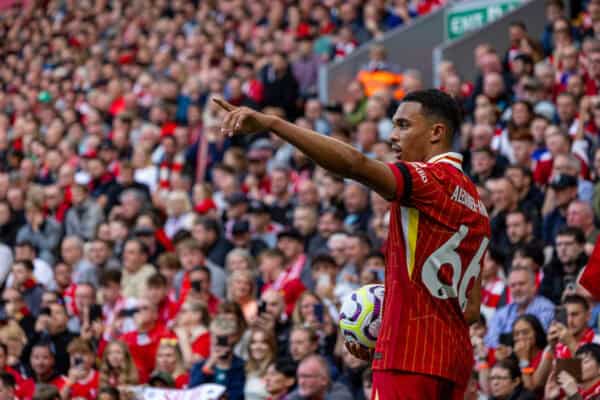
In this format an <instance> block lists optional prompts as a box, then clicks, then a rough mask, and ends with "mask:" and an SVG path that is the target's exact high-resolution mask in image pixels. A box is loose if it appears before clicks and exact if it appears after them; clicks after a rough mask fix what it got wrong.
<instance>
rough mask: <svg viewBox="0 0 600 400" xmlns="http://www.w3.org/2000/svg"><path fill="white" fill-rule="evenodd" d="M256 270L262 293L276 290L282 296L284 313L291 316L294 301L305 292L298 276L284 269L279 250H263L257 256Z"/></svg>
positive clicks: (282, 256) (283, 260) (281, 253)
mask: <svg viewBox="0 0 600 400" xmlns="http://www.w3.org/2000/svg"><path fill="white" fill-rule="evenodd" d="M258 270H259V271H260V274H261V278H262V280H263V282H264V285H263V287H262V292H263V293H264V292H266V291H268V290H277V291H279V292H281V293H282V294H283V298H284V301H285V313H286V315H288V316H291V315H292V312H293V311H294V307H295V305H296V301H297V300H298V298H299V297H300V295H301V294H302V293H303V292H304V291H305V290H306V288H305V287H304V284H303V283H302V281H300V279H298V276H299V275H297V274H296V275H294V274H292V273H291V272H290V270H286V268H285V254H283V252H282V251H281V250H279V249H269V250H265V251H263V252H262V253H260V255H259V256H258Z"/></svg>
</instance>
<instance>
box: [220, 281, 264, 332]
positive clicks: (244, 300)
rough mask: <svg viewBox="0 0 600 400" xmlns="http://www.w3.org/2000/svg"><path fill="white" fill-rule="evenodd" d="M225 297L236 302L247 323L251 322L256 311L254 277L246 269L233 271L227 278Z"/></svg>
mask: <svg viewBox="0 0 600 400" xmlns="http://www.w3.org/2000/svg"><path fill="white" fill-rule="evenodd" d="M227 288H228V290H227V298H228V299H229V300H230V301H233V302H235V303H237V304H238V305H239V306H240V308H241V309H242V312H243V313H244V318H245V319H246V322H247V323H248V324H250V323H252V322H253V321H254V319H255V318H256V313H257V312H258V302H257V301H256V278H255V277H254V274H253V273H252V272H250V271H248V270H246V271H235V272H233V273H232V274H231V275H230V276H229V279H228V280H227Z"/></svg>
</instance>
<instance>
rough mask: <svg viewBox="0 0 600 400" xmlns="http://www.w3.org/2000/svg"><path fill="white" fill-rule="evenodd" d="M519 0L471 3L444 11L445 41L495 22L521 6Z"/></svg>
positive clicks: (460, 4)
mask: <svg viewBox="0 0 600 400" xmlns="http://www.w3.org/2000/svg"><path fill="white" fill-rule="evenodd" d="M521 2H522V1H521V0H500V1H471V2H466V3H459V4H457V5H456V6H453V7H450V8H448V10H447V11H446V39H447V40H454V39H458V38H459V37H461V36H462V35H464V34H465V33H467V32H470V31H473V30H476V29H479V28H481V27H483V26H485V25H487V24H489V23H490V22H493V21H495V20H497V19H498V18H500V17H502V16H503V15H504V14H506V13H508V12H509V11H511V10H512V9H514V8H516V7H518V6H519V5H520V4H521Z"/></svg>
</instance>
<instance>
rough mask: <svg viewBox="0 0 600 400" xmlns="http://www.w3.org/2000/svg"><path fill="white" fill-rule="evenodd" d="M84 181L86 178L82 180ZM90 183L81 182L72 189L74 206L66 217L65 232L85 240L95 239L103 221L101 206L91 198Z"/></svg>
mask: <svg viewBox="0 0 600 400" xmlns="http://www.w3.org/2000/svg"><path fill="white" fill-rule="evenodd" d="M80 179H84V178H80ZM87 185H88V182H86V181H85V180H80V181H79V182H78V183H77V184H76V185H74V186H72V187H71V201H72V202H73V205H72V206H71V208H70V209H69V211H67V214H66V216H65V232H66V233H67V235H74V236H78V237H80V238H82V239H84V240H90V239H93V237H94V233H95V232H96V227H97V226H98V224H100V222H101V221H102V219H103V217H104V216H103V212H102V208H101V207H100V205H98V204H97V203H95V202H94V200H93V199H92V198H91V197H90V196H89V192H88V186H87Z"/></svg>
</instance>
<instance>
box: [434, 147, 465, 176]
mask: <svg viewBox="0 0 600 400" xmlns="http://www.w3.org/2000/svg"><path fill="white" fill-rule="evenodd" d="M427 162H428V163H436V162H444V163H447V164H450V165H452V166H453V167H454V168H456V169H458V170H459V171H461V172H462V170H463V169H462V162H463V156H462V154H460V153H455V152H453V151H449V152H447V153H442V154H438V155H437V156H433V157H431V158H430V159H429V160H427Z"/></svg>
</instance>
